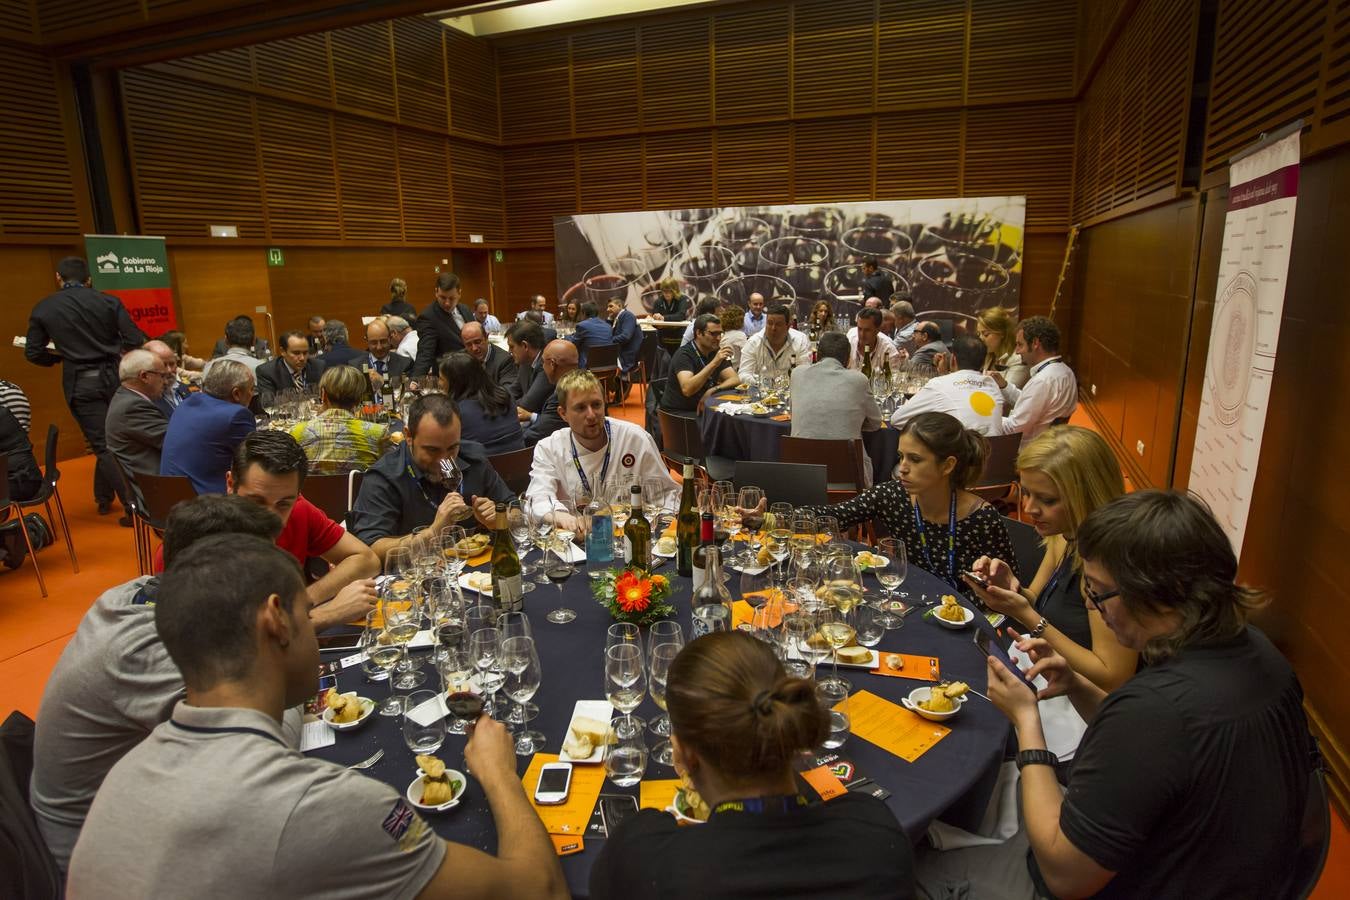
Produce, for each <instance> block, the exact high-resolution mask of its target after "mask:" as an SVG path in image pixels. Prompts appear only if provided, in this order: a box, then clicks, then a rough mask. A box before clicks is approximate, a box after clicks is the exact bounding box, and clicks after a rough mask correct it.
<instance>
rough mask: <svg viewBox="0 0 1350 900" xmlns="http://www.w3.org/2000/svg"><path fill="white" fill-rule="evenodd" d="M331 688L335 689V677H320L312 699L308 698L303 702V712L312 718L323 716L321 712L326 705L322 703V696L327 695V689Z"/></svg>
mask: <svg viewBox="0 0 1350 900" xmlns="http://www.w3.org/2000/svg"><path fill="white" fill-rule="evenodd" d="M333 687H337V676H336V675H320V676H319V690H318V692H316V693H315V694H314V696H313V697H310V698H309V699H308V700H306V701H305V712H306V713H309V714H310V715H314V716H321V715H323V710H324V707H325V706H326V704H325V703H324V699H323V695H324V694H326V693H328V689H329V688H333Z"/></svg>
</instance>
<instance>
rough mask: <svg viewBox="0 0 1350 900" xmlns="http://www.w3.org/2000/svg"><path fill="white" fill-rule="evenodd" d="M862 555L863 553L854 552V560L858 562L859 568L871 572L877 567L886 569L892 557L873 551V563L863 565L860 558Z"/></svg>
mask: <svg viewBox="0 0 1350 900" xmlns="http://www.w3.org/2000/svg"><path fill="white" fill-rule="evenodd" d="M869 552H870V551H869ZM860 556H862V554H861V553H855V554H853V561H854V562H855V563H857V565H858V568H859V569H860V570H862V571H864V572H871V571H874V570H876V569H884V568H886V567H887V566H889V565H890V564H891V560H890V557H887V556H882V555H881V554H880V553H873V554H872V557H873V561H872V563H871V565H863V563H862V560H860V559H859V558H858V557H860Z"/></svg>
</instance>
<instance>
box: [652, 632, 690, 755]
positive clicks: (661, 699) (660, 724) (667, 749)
mask: <svg viewBox="0 0 1350 900" xmlns="http://www.w3.org/2000/svg"><path fill="white" fill-rule="evenodd" d="M681 649H683V648H681V647H680V645H679V644H670V643H667V644H657V645H656V646H655V647H653V648H652V652H651V661H650V663H649V666H650V672H649V676H648V679H647V692H648V693H649V694H651V698H652V702H653V703H655V704H656V706H657V708H659V709H660V710H661V715H659V716H657V717H656V718H655V719H653V720H652V725H651V730H652V732H653V733H654V734H657V735H660V736H661V737H664V738H669V736H670V716H669V715H668V714H667V713H666V685H667V684H668V683H669V681H670V666H671V664H672V663H673V662H674V661H675V657H677V656H679V655H680V650H681ZM652 752H653V755H654V756H655V757H656V761H657V762H659V763H660V764H661V765H663V766H668V765H671V764H672V763H673V762H674V756H675V754H674V749H673V748H672V747H671V744H670V741H669V740H663V741H661V742H660V743H658V744H657V745H656V747H655V748H654V749H653V751H652Z"/></svg>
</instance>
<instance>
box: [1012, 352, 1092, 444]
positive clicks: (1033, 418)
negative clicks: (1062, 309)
mask: <svg viewBox="0 0 1350 900" xmlns="http://www.w3.org/2000/svg"><path fill="white" fill-rule="evenodd" d="M1003 402H1004V405H1005V406H1010V407H1012V412H1011V413H1009V414H1008V415H1006V416H1004V418H1003V433H1004V434H1012V433H1013V432H1015V431H1020V432H1021V433H1022V443H1023V444H1025V443H1026V442H1027V441H1029V440H1031V439H1032V438H1034V437H1035V436H1036V435H1038V434H1040V433H1041V432H1042V431H1044V430H1045V429H1047V428H1049V427H1050V423H1051V422H1053V421H1054V420H1055V419H1067V418H1068V417H1069V416H1070V415H1072V414H1073V411H1074V408H1075V407H1077V406H1078V379H1077V378H1075V377H1074V374H1073V369H1070V368H1069V367H1068V366H1067V365H1065V363H1064V360H1062V359H1060V358H1059V357H1058V356H1052V357H1050V358H1049V359H1046V360H1042V361H1041V362H1039V363H1037V364H1036V365H1034V366H1032V367H1031V378H1030V379H1028V380H1027V383H1026V386H1025V387H1023V388H1022V389H1021V390H1018V389H1017V388H1016V387H1014V386H1013V385H1012V384H1009V385H1008V386H1007V387H1005V388H1004V389H1003Z"/></svg>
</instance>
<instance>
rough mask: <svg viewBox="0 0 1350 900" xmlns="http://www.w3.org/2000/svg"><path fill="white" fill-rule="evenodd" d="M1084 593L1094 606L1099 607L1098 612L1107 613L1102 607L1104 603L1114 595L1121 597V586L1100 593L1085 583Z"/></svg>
mask: <svg viewBox="0 0 1350 900" xmlns="http://www.w3.org/2000/svg"><path fill="white" fill-rule="evenodd" d="M1083 594H1084V596H1086V597H1087V598H1088V602H1090V603H1091V604H1092V605H1093V606H1095V607H1096V608H1097V612H1099V613H1105V612H1106V610H1104V609H1102V604H1103V603H1105V602H1106V601H1107V600H1110V599H1111V598H1112V597H1119V596H1120V588H1116V589H1115V590H1114V591H1107V592H1106V593H1105V594H1099V593H1097V592H1096V591H1094V590H1093V589H1092V588H1090V587H1088V586H1087V584H1084V585H1083Z"/></svg>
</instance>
